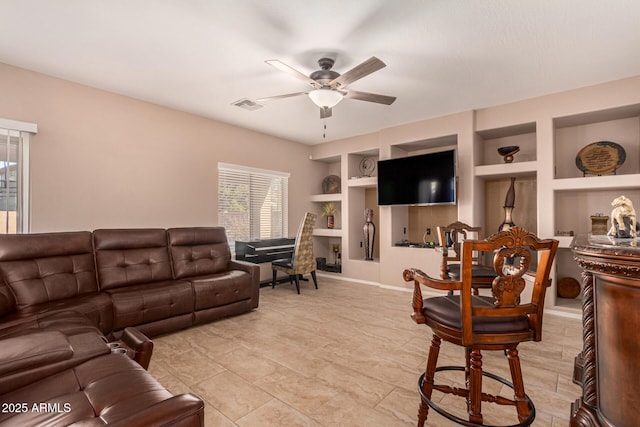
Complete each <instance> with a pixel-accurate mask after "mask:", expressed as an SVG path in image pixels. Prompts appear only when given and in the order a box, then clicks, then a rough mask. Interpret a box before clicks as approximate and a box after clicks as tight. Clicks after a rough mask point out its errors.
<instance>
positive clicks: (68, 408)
mask: <svg viewBox="0 0 640 427" xmlns="http://www.w3.org/2000/svg"><path fill="white" fill-rule="evenodd" d="M2 400H3V401H5V402H24V403H26V406H27V407H28V408H29V410H28V411H27V412H21V413H0V424H2V423H6V424H7V425H25V426H26V425H71V424H74V423H78V424H79V425H83V426H85V425H96V426H97V425H104V424H115V425H169V424H172V423H171V420H172V419H173V420H174V422H175V421H177V420H182V424H181V425H201V421H202V415H203V410H204V404H203V402H202V401H201V400H200V399H198V398H196V397H195V396H193V395H180V396H175V397H173V396H172V395H171V393H169V392H168V391H167V390H166V389H165V388H164V387H163V386H162V385H160V383H158V381H157V380H155V379H154V378H153V377H152V376H151V375H149V374H148V373H147V372H146V371H145V370H144V369H143V368H142V367H141V366H140V365H138V364H137V363H135V362H134V361H132V360H131V359H129V358H128V357H127V356H124V355H121V354H109V355H105V356H100V357H97V358H94V359H91V360H89V361H87V362H84V363H82V364H81V365H78V366H76V367H74V368H72V369H67V370H65V371H63V372H60V373H58V374H56V375H52V376H50V377H47V378H44V379H42V380H40V381H38V382H35V383H33V384H30V385H28V386H26V387H23V388H20V389H17V390H14V391H12V392H9V393H6V394H4V395H3V396H2ZM34 404H35V405H38V406H36V408H37V407H39V405H40V404H45V405H49V408H51V409H59V410H57V411H56V410H51V409H50V410H48V411H46V410H45V411H41V412H39V411H33V410H31V408H32V407H33V405H34ZM158 417H161V419H158ZM190 419H192V420H193V421H192V422H188V420H190ZM162 423H164V424H162Z"/></svg>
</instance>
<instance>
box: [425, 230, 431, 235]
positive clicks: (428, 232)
mask: <svg viewBox="0 0 640 427" xmlns="http://www.w3.org/2000/svg"><path fill="white" fill-rule="evenodd" d="M425 233H426V234H427V236H431V229H430V228H427V231H425Z"/></svg>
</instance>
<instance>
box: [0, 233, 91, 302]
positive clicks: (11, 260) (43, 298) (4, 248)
mask: <svg viewBox="0 0 640 427" xmlns="http://www.w3.org/2000/svg"><path fill="white" fill-rule="evenodd" d="M0 275H1V276H2V278H3V280H4V284H3V285H2V286H0V315H1V314H6V313H8V312H10V311H11V310H12V308H13V304H15V305H16V306H17V307H18V308H19V309H22V308H25V307H29V306H32V305H36V304H41V303H45V302H50V301H56V300H61V299H66V298H71V297H75V296H79V295H83V294H87V293H91V292H97V291H98V284H97V282H96V272H95V267H94V261H93V248H92V246H91V233H90V232H88V231H78V232H59V233H36V234H28V235H26V234H18V235H4V236H2V239H0Z"/></svg>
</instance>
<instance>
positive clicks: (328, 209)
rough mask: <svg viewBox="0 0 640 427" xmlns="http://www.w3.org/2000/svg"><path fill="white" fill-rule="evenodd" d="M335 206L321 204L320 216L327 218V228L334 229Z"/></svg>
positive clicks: (328, 203) (327, 203)
mask: <svg viewBox="0 0 640 427" xmlns="http://www.w3.org/2000/svg"><path fill="white" fill-rule="evenodd" d="M335 214H336V205H334V204H333V202H326V203H323V204H322V215H323V216H326V217H327V228H330V229H332V228H333V227H335Z"/></svg>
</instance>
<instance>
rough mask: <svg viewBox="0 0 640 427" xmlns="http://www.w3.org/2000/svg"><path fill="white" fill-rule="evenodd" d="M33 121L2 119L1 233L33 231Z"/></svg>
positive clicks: (0, 145)
mask: <svg viewBox="0 0 640 427" xmlns="http://www.w3.org/2000/svg"><path fill="white" fill-rule="evenodd" d="M36 132H37V126H36V125H35V124H33V123H25V122H19V121H16V120H8V119H0V234H16V233H28V232H29V137H30V135H32V134H35V133H36Z"/></svg>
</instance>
